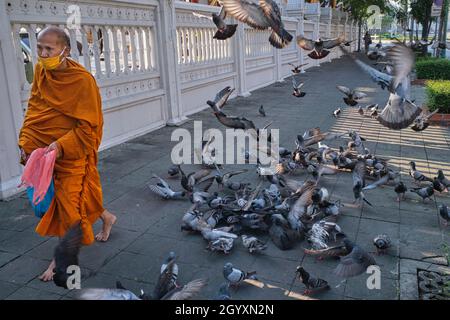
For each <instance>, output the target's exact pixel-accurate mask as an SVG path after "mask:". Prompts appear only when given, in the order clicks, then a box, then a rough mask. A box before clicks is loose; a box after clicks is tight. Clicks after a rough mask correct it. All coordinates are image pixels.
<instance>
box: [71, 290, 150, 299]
mask: <svg viewBox="0 0 450 320" xmlns="http://www.w3.org/2000/svg"><path fill="white" fill-rule="evenodd" d="M76 299H77V300H141V299H139V298H138V297H137V296H136V295H135V294H134V293H133V292H131V291H129V290H124V289H97V288H89V289H81V290H80V291H79V293H78V294H77V295H76Z"/></svg>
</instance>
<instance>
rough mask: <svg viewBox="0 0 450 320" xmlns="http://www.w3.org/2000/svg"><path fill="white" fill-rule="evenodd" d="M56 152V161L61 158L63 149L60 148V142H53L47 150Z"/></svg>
mask: <svg viewBox="0 0 450 320" xmlns="http://www.w3.org/2000/svg"><path fill="white" fill-rule="evenodd" d="M53 150H56V159H59V158H60V157H61V149H60V147H59V144H58V142H56V141H55V142H53V143H52V144H50V145H49V146H48V148H47V152H50V151H53Z"/></svg>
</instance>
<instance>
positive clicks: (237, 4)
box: [222, 0, 270, 29]
mask: <svg viewBox="0 0 450 320" xmlns="http://www.w3.org/2000/svg"><path fill="white" fill-rule="evenodd" d="M222 5H223V7H224V8H225V10H226V12H227V13H228V14H230V15H231V16H233V17H234V18H235V19H236V20H239V21H241V22H244V23H246V24H248V25H249V26H251V27H252V28H255V29H267V28H269V27H270V22H269V20H268V19H267V18H266V16H265V13H264V11H263V9H262V8H261V7H260V6H258V5H257V4H255V3H253V2H251V1H248V0H240V1H237V0H223V1H222Z"/></svg>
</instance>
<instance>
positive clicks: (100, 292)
mask: <svg viewBox="0 0 450 320" xmlns="http://www.w3.org/2000/svg"><path fill="white" fill-rule="evenodd" d="M221 4H222V5H223V7H222V10H221V12H220V14H219V15H216V14H214V15H213V17H212V19H213V21H214V23H215V24H216V25H217V27H218V31H217V34H216V36H215V38H216V39H218V40H223V39H226V38H229V37H231V36H233V34H234V33H235V31H236V27H237V26H236V25H227V24H226V23H225V22H224V19H225V17H226V14H230V15H231V16H233V17H234V18H236V19H237V20H238V21H241V22H245V23H247V24H248V25H250V26H251V27H253V28H258V29H268V28H270V29H271V30H272V34H271V36H270V39H269V41H270V43H271V44H272V45H274V46H275V47H277V48H283V47H285V46H286V45H287V44H288V43H289V42H290V41H291V40H292V36H291V35H290V34H289V33H288V32H287V31H286V30H285V29H284V27H283V23H282V21H281V15H280V12H279V9H278V7H277V5H276V4H275V3H274V2H273V1H271V0H260V1H259V5H257V4H255V3H253V2H250V1H247V0H241V1H238V0H221ZM297 42H298V44H299V45H300V46H301V47H302V48H303V49H305V50H308V51H311V53H310V57H311V58H313V59H322V58H324V57H326V56H327V55H328V54H329V51H328V50H329V49H331V48H333V47H340V48H341V49H342V50H344V51H345V49H344V47H345V45H349V43H346V42H345V40H344V39H342V38H338V39H334V40H325V41H323V40H321V39H319V40H317V41H311V40H308V39H305V38H303V37H299V38H298V39H297ZM352 58H353V59H354V61H355V62H356V63H357V64H358V65H359V66H360V67H361V68H362V69H363V70H364V71H366V72H367V73H368V74H369V75H370V76H371V77H372V78H373V79H374V80H375V81H376V82H377V83H378V84H379V85H380V86H381V87H382V88H383V89H388V90H389V93H390V96H389V99H388V102H387V105H386V107H385V108H384V110H382V111H379V110H378V105H370V106H368V107H366V108H362V107H361V106H358V102H359V100H361V99H363V98H365V97H366V94H364V93H362V92H359V91H357V90H353V89H350V88H347V87H345V86H337V89H338V90H339V91H340V92H341V93H343V94H344V98H343V100H344V102H345V104H347V105H348V106H350V107H357V106H358V113H360V114H361V115H365V114H366V113H369V114H370V116H372V117H374V118H376V119H378V121H379V122H380V123H381V124H383V125H385V126H387V127H389V128H392V129H402V128H405V127H407V126H409V125H411V124H412V123H413V122H414V126H413V129H414V130H416V131H421V130H425V129H426V127H428V119H429V118H428V116H423V115H421V112H422V110H421V109H420V108H419V107H417V106H416V105H415V104H414V102H412V101H411V100H410V97H409V90H410V78H409V77H410V73H411V71H412V69H413V67H414V55H413V54H412V51H411V49H410V48H408V47H406V46H405V45H403V44H401V43H396V44H395V45H394V46H393V47H392V48H391V49H390V50H389V51H388V52H387V54H386V57H385V58H386V61H385V62H384V63H382V61H378V64H380V65H383V66H385V71H386V70H387V72H381V71H379V70H377V69H375V68H373V67H371V66H369V65H367V64H365V63H364V62H362V61H361V60H359V59H357V58H354V57H352ZM379 60H381V59H379ZM292 66H293V70H292V73H293V80H292V81H293V89H294V91H293V95H294V96H295V97H297V98H302V97H304V96H305V94H306V93H305V92H303V91H302V87H303V83H299V82H297V80H296V79H295V75H296V74H299V73H300V72H301V68H302V67H303V65H300V66H295V65H292ZM232 93H233V89H232V88H230V87H226V88H224V89H223V90H222V91H220V92H219V93H218V94H217V95H216V97H215V98H214V100H210V101H207V104H208V105H209V106H210V107H211V109H212V111H213V113H214V115H215V116H216V118H217V120H218V121H219V123H221V124H222V125H224V126H225V127H227V128H232V129H241V130H250V129H254V130H256V132H257V135H259V130H258V129H257V128H256V126H255V124H254V123H253V121H251V120H249V119H247V118H245V117H236V116H229V115H227V114H226V113H225V111H226V108H224V107H225V106H226V104H227V101H228V99H229V97H230V96H231V94H232ZM340 112H341V110H340V109H338V110H336V111H335V112H334V113H333V115H334V116H335V117H339V114H340ZM259 114H260V115H261V116H263V117H266V112H265V110H264V108H263V106H261V107H260V108H259ZM268 126H270V124H269V125H267V126H266V127H265V128H267V127H268ZM344 137H345V138H346V139H348V140H349V142H348V143H347V145H345V146H340V147H339V149H337V150H336V149H333V148H330V147H329V146H327V145H326V144H325V143H329V142H335V141H339V140H340V139H344ZM268 140H269V142H270V139H268ZM365 141H366V140H365V139H364V137H362V136H360V134H359V133H358V132H357V131H354V130H350V131H348V132H345V133H339V134H338V133H331V132H322V131H321V130H320V128H313V129H310V130H307V131H306V132H305V133H304V134H302V135H298V136H297V137H296V139H295V146H293V148H292V149H291V150H289V149H287V148H283V147H280V149H279V156H280V157H279V158H280V161H279V163H278V165H277V166H276V172H273V174H271V175H265V174H264V175H263V174H262V170H263V168H262V167H261V166H260V165H259V164H258V165H256V170H255V172H256V174H257V175H258V176H259V182H258V184H257V185H256V186H252V185H251V183H249V182H248V180H244V181H243V180H239V179H238V178H239V176H240V175H242V174H244V173H247V172H248V169H244V170H235V171H226V170H225V168H224V166H221V165H219V164H217V163H216V162H215V157H214V155H215V150H214V148H213V147H212V146H211V145H212V144H211V143H212V140H211V139H210V140H208V141H204V143H203V150H202V154H201V157H202V159H203V165H202V168H201V169H199V170H198V171H195V172H190V173H186V172H185V170H183V168H182V167H181V166H180V165H173V166H171V167H170V168H169V169H168V179H177V178H178V179H179V180H180V187H181V189H180V190H181V191H177V190H178V189H179V188H177V189H175V188H173V187H172V186H171V184H170V183H169V182H167V181H166V180H167V179H166V180H165V179H163V178H161V177H160V176H158V175H154V176H153V179H154V181H155V183H149V184H148V188H149V190H150V191H151V192H153V193H154V194H155V195H157V196H159V197H161V198H162V199H166V200H186V199H187V200H188V201H190V202H191V206H190V208H189V210H187V211H186V212H185V213H184V215H183V216H182V218H181V231H182V232H190V233H195V234H198V235H199V236H201V237H203V238H204V240H205V242H206V246H207V249H208V250H211V251H212V252H218V253H222V254H229V253H230V252H232V250H233V247H234V246H236V244H237V242H238V240H239V239H240V240H241V241H240V243H241V244H242V246H244V247H245V248H246V249H247V250H248V252H249V254H263V253H264V250H265V249H266V248H267V242H264V241H262V240H261V239H260V238H259V237H260V235H262V234H267V235H268V236H269V238H270V241H272V242H273V244H274V245H275V246H276V247H278V248H279V249H280V250H289V249H292V248H293V247H294V245H295V244H296V243H298V242H301V241H303V240H306V242H304V244H305V246H306V247H308V248H305V249H304V253H305V254H306V255H310V256H314V257H316V258H318V259H323V258H330V257H332V258H336V257H340V259H339V262H338V263H337V266H336V268H335V270H334V274H335V275H337V276H341V277H343V278H349V277H355V276H358V275H360V274H362V273H364V272H365V271H366V269H367V268H368V267H369V266H370V265H375V264H376V261H375V258H374V256H373V255H372V254H371V253H369V252H367V251H366V250H364V249H363V248H362V247H361V246H360V245H358V244H356V243H354V242H352V241H351V240H350V239H349V238H348V237H347V235H346V233H345V230H342V228H341V227H340V226H339V225H338V220H339V216H340V214H341V209H342V208H343V206H344V204H343V203H342V202H341V200H336V201H331V199H330V193H329V191H328V190H327V189H326V188H325V187H323V186H321V184H320V182H321V181H322V177H323V176H327V175H336V174H337V173H339V172H349V173H350V174H351V175H352V180H353V183H352V187H351V188H352V192H353V195H354V199H355V203H356V204H357V205H359V206H362V205H363V203H366V204H367V205H369V206H372V204H371V203H370V201H369V199H368V198H367V197H366V193H367V194H369V193H370V190H374V189H376V188H377V187H379V186H382V185H393V186H394V191H395V193H396V194H397V199H398V201H401V200H402V199H403V198H404V196H405V193H406V192H407V191H408V188H407V187H406V185H405V184H404V183H403V182H402V181H401V178H400V179H398V177H399V173H398V172H396V171H395V170H393V169H392V168H390V167H389V165H388V160H386V159H381V158H379V157H376V156H375V155H373V154H371V152H370V150H369V149H367V148H366V147H365V146H364V142H365ZM267 152H268V153H269V152H273V151H271V150H270V147H269V148H268V150H267ZM251 156H252V155H250V154H249V153H248V152H247V153H246V159H247V160H249V159H250V157H251ZM410 165H411V170H410V175H411V177H412V178H413V179H414V181H415V183H416V184H417V187H416V188H412V189H410V191H411V192H413V193H416V194H417V195H419V196H420V197H421V198H422V199H423V201H425V200H426V199H427V198H430V197H431V196H432V195H433V194H434V192H448V187H449V186H450V181H449V180H448V179H447V178H446V177H445V176H444V174H443V172H442V171H441V170H439V171H438V174H437V176H436V177H435V178H434V179H431V178H430V177H427V176H425V175H424V174H423V173H421V172H420V171H418V170H417V169H416V166H415V163H414V162H411V163H410ZM299 174H306V175H307V176H306V177H307V178H306V179H305V180H302V181H300V180H298V179H297V178H296V176H297V175H299ZM368 180H372V181H373V182H372V183H368ZM399 180H400V181H399ZM428 182H429V185H426V186H424V185H423V184H424V183H428ZM214 185H216V191H212V189H213V188H212V187H213V186H214ZM439 212H440V216H441V217H442V219H443V221H444V223H445V224H447V222H448V221H449V220H450V214H449V209H448V207H447V206H446V205H441V206H440V207H439ZM80 242H81V229H80V226H75V227H74V228H73V229H71V230H70V231H69V232H68V233H67V235H66V236H65V238H64V239H63V240H62V241H61V242H60V244H59V245H58V247H57V248H56V250H55V260H56V269H55V272H56V275H55V277H54V281H55V283H56V284H57V285H58V286H62V287H66V280H67V274H66V268H67V266H68V265H72V264H78V258H77V256H78V252H79V248H80ZM373 245H374V246H375V249H376V254H384V253H386V251H387V250H389V247H390V246H391V239H390V237H389V235H387V234H380V235H378V236H377V237H375V238H374V239H373ZM295 274H296V278H298V279H299V280H300V281H301V282H302V283H303V284H304V285H305V289H306V290H305V294H314V293H317V292H320V291H323V290H328V289H330V287H329V285H328V283H327V281H326V280H324V279H320V278H316V277H314V276H313V275H311V274H310V273H309V272H308V271H306V270H305V268H304V267H303V266H299V267H297V269H296V270H295ZM223 277H224V279H225V282H224V283H223V284H222V285H221V286H220V288H219V290H218V295H217V299H220V300H228V299H231V294H230V290H229V289H230V287H238V286H239V285H240V284H241V283H242V282H244V281H246V280H248V279H250V280H257V274H256V272H255V271H252V272H247V271H245V270H242V269H240V268H239V267H237V266H233V265H232V264H231V263H226V264H225V265H224V267H223ZM177 278H178V266H177V264H176V255H175V253H173V252H171V253H170V254H169V257H168V258H167V259H166V261H164V263H163V264H162V266H161V270H160V274H159V275H158V281H157V285H156V286H155V288H154V290H153V292H152V293H151V294H146V293H145V292H144V291H142V292H141V293H140V295H139V296H137V295H136V294H134V293H132V292H131V291H129V290H127V289H125V288H124V287H123V286H122V285H121V284H120V283H117V285H116V286H117V288H116V289H82V290H80V292H79V295H78V297H79V298H80V299H103V300H134V299H173V300H176V299H188V298H191V297H194V296H195V295H196V294H198V293H199V291H200V290H201V289H202V288H203V287H205V286H206V285H207V280H206V279H195V280H193V281H191V282H189V283H187V284H186V285H181V284H179V283H178V280H177Z"/></svg>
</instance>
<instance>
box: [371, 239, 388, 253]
mask: <svg viewBox="0 0 450 320" xmlns="http://www.w3.org/2000/svg"><path fill="white" fill-rule="evenodd" d="M373 245H374V246H375V248H376V249H377V254H378V255H380V254H384V253H386V251H387V249H389V248H390V246H391V239H390V238H389V236H388V235H387V234H380V235H378V236H376V237H375V239H373Z"/></svg>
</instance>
